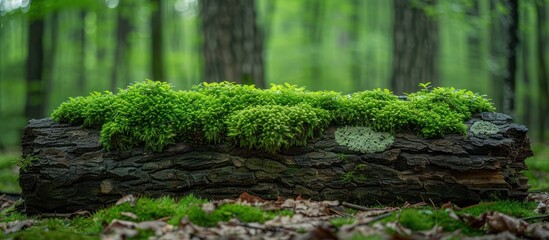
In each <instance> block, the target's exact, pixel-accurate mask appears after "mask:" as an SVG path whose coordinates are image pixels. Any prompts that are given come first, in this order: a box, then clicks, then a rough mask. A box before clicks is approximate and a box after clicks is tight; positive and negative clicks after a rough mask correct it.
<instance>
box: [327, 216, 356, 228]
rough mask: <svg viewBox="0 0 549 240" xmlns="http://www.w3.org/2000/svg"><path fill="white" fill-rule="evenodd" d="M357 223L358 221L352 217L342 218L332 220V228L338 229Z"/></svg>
mask: <svg viewBox="0 0 549 240" xmlns="http://www.w3.org/2000/svg"><path fill="white" fill-rule="evenodd" d="M355 222H356V219H355V218H351V217H340V218H332V219H330V223H331V224H332V226H334V227H336V228H340V227H342V226H343V225H349V224H353V223H355Z"/></svg>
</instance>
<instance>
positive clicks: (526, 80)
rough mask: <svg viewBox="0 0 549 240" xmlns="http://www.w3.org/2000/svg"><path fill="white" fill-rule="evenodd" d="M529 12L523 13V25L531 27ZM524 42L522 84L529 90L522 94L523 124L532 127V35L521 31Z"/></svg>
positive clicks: (521, 42)
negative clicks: (530, 36) (530, 39)
mask: <svg viewBox="0 0 549 240" xmlns="http://www.w3.org/2000/svg"><path fill="white" fill-rule="evenodd" d="M528 12H529V10H527V11H523V12H522V13H521V14H522V15H523V17H522V19H523V21H522V24H524V25H529V24H531V23H529V21H528V19H529V18H528V16H527V14H528ZM521 33H522V34H521V36H522V40H521V41H520V45H521V53H522V54H521V57H522V82H523V84H524V89H527V92H526V93H523V94H522V97H523V106H522V108H523V109H524V111H523V115H522V117H523V118H522V122H523V123H524V125H526V126H531V123H532V111H530V109H531V108H532V106H533V103H532V95H531V94H529V92H530V90H531V89H532V84H531V80H530V69H531V68H530V65H531V64H530V44H529V42H528V37H529V35H530V34H531V33H529V32H527V31H521Z"/></svg>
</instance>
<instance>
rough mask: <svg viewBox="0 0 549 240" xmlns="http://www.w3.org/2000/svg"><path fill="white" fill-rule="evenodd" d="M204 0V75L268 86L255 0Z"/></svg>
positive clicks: (206, 78)
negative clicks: (265, 78) (266, 84)
mask: <svg viewBox="0 0 549 240" xmlns="http://www.w3.org/2000/svg"><path fill="white" fill-rule="evenodd" d="M199 2H200V15H201V19H202V32H203V37H204V46H203V48H204V50H203V52H204V61H205V62H204V64H205V65H204V79H205V81H206V82H221V81H229V82H236V83H243V84H255V86H257V87H259V88H264V87H265V80H264V70H263V33H262V32H261V31H260V29H259V27H258V26H257V23H256V18H257V17H256V16H257V14H256V10H255V0H224V1H218V0H203V1H199Z"/></svg>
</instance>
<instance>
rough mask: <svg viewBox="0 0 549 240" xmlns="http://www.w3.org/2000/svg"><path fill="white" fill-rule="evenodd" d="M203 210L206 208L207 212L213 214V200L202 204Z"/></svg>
mask: <svg viewBox="0 0 549 240" xmlns="http://www.w3.org/2000/svg"><path fill="white" fill-rule="evenodd" d="M202 210H204V212H205V213H207V214H211V213H213V212H214V211H215V205H214V204H213V203H211V202H209V203H204V204H202Z"/></svg>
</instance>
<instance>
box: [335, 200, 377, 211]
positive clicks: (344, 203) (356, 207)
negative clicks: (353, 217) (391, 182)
mask: <svg viewBox="0 0 549 240" xmlns="http://www.w3.org/2000/svg"><path fill="white" fill-rule="evenodd" d="M341 205H343V206H344V207H348V208H352V209H356V210H361V211H372V210H383V208H369V207H365V206H360V205H356V204H352V203H348V202H343V203H341Z"/></svg>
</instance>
